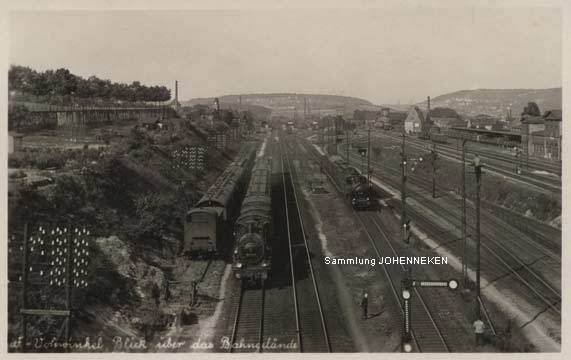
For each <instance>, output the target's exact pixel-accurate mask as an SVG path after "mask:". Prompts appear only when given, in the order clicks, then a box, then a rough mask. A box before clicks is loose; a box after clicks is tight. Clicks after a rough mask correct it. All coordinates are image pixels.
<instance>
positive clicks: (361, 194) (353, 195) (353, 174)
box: [324, 159, 375, 210]
mask: <svg viewBox="0 0 571 360" xmlns="http://www.w3.org/2000/svg"><path fill="white" fill-rule="evenodd" d="M324 167H325V168H326V169H325V170H326V171H327V172H328V173H329V175H330V176H332V177H333V178H334V179H335V181H336V182H337V183H338V184H340V185H341V187H342V189H343V194H344V196H345V198H346V199H347V201H349V203H350V204H351V206H352V207H353V208H354V209H355V210H368V209H370V208H371V205H372V204H373V198H374V195H375V194H374V190H373V188H372V187H371V186H370V184H369V182H368V180H367V177H366V176H364V175H362V174H361V173H359V171H357V169H356V168H354V167H353V166H348V165H347V163H346V162H345V161H343V160H341V159H337V160H327V161H324Z"/></svg>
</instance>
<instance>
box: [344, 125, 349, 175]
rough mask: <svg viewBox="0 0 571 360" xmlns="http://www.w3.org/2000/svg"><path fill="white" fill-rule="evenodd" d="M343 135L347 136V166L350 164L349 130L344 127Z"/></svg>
mask: <svg viewBox="0 0 571 360" xmlns="http://www.w3.org/2000/svg"><path fill="white" fill-rule="evenodd" d="M345 136H346V137H347V140H346V141H347V149H346V150H347V167H349V166H350V162H349V130H347V129H345Z"/></svg>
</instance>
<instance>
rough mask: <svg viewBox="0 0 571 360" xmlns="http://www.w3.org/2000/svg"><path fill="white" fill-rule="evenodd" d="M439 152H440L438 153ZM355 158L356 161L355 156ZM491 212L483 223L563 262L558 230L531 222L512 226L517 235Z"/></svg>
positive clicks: (422, 182) (425, 184)
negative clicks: (515, 229) (500, 229)
mask: <svg viewBox="0 0 571 360" xmlns="http://www.w3.org/2000/svg"><path fill="white" fill-rule="evenodd" d="M424 150H426V149H424ZM438 152H440V151H438ZM353 157H354V158H355V159H356V157H355V156H353ZM371 164H372V165H375V166H377V167H380V168H382V169H383V171H388V172H390V173H391V174H393V176H394V177H396V178H397V180H398V181H400V176H401V175H400V170H397V169H394V168H392V167H389V166H387V165H385V164H381V163H379V162H377V161H374V160H372V161H371ZM408 178H409V179H410V181H411V182H413V183H415V184H416V185H418V186H419V187H420V188H422V189H424V190H425V191H426V192H427V193H430V192H431V191H432V184H431V182H430V181H429V180H428V179H424V178H419V177H417V176H414V174H409V176H408ZM395 186H397V187H396V188H400V183H399V184H395ZM436 190H437V193H438V192H441V193H442V194H446V195H449V194H450V192H451V191H456V190H452V189H442V188H439V187H438V186H437V187H436ZM469 202H470V201H469ZM484 203H485V202H484ZM488 206H492V205H488ZM484 208H486V206H484ZM489 211H492V212H493V211H495V210H494V208H493V207H492V208H490V209H488V210H487V211H482V213H481V215H482V220H483V223H490V224H493V226H495V227H498V228H502V229H503V230H506V231H508V232H512V233H514V234H513V235H514V237H517V238H519V239H521V240H523V241H524V242H526V243H527V244H528V245H530V246H532V247H534V248H535V250H539V251H540V252H541V253H542V254H544V255H546V256H547V257H549V258H551V259H553V260H555V261H557V262H559V263H560V261H561V239H560V236H561V234H560V232H559V233H557V230H556V229H554V228H551V227H549V226H548V225H546V224H538V225H536V226H533V225H534V224H536V222H531V223H530V224H531V225H530V226H528V225H527V224H525V226H524V225H522V226H516V225H517V224H516V225H512V226H516V227H518V228H520V230H518V231H517V233H515V232H514V229H513V228H510V227H509V226H508V225H507V224H506V223H505V222H503V221H501V220H499V219H498V218H497V217H496V216H493V215H492V214H491V213H490V212H489ZM454 215H455V216H456V217H457V216H458V214H454ZM526 220H527V219H526ZM528 221H529V220H528ZM512 222H513V221H512ZM531 235H533V239H532V237H531ZM537 239H539V240H541V241H539V242H538V241H537ZM535 250H534V251H535Z"/></svg>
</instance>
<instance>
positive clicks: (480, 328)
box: [472, 318, 484, 347]
mask: <svg viewBox="0 0 571 360" xmlns="http://www.w3.org/2000/svg"><path fill="white" fill-rule="evenodd" d="M472 327H473V328H474V334H475V341H476V347H478V346H480V345H483V341H482V340H483V339H482V337H483V336H484V322H483V321H482V320H480V319H479V318H478V319H476V321H474V324H473V325H472Z"/></svg>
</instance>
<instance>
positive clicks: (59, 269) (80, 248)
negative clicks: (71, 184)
mask: <svg viewBox="0 0 571 360" xmlns="http://www.w3.org/2000/svg"><path fill="white" fill-rule="evenodd" d="M72 221H73V220H72ZM91 237H92V235H91V232H90V231H89V230H88V229H86V228H85V227H82V226H79V225H73V224H72V223H71V222H70V223H69V224H67V225H60V226H55V225H54V226H50V227H46V226H43V225H40V226H38V227H37V228H34V229H31V228H30V226H29V225H28V224H27V223H26V224H24V231H23V233H22V237H21V239H22V241H21V242H20V241H18V240H17V238H18V236H14V235H13V236H11V237H10V240H11V241H10V245H9V246H10V248H9V252H10V253H19V254H20V255H21V265H22V267H21V273H20V275H19V276H18V278H17V280H18V282H19V283H20V284H21V286H22V290H21V291H22V292H21V308H20V315H21V331H22V352H26V350H27V349H26V344H27V342H28V334H27V330H28V329H27V325H28V317H29V316H63V317H65V341H66V342H69V340H70V332H71V316H72V308H73V307H72V299H73V290H74V289H82V288H86V287H88V285H89V283H88V270H89V259H90V255H89V253H90V238H91ZM30 285H35V286H38V285H42V286H49V287H51V288H55V289H57V288H60V289H61V288H63V289H64V290H65V308H64V309H61V308H60V309H51V306H50V309H45V308H44V309H37V308H35V309H32V308H29V305H30V304H29V302H28V288H29V286H30Z"/></svg>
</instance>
